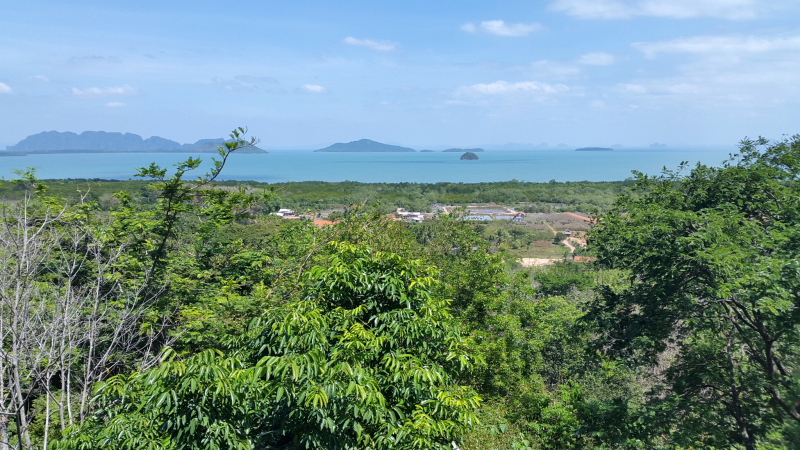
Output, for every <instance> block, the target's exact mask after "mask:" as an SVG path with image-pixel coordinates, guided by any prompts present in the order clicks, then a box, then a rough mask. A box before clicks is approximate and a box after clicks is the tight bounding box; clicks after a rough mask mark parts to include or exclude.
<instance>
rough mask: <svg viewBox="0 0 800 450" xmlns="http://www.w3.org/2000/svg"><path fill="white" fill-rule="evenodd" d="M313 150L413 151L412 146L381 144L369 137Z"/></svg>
mask: <svg viewBox="0 0 800 450" xmlns="http://www.w3.org/2000/svg"><path fill="white" fill-rule="evenodd" d="M314 151H315V152H380V153H385V152H415V151H416V150H414V149H413V148H408V147H400V146H399V145H389V144H382V143H380V142H375V141H372V140H369V139H361V140H359V141H353V142H348V143H346V144H345V143H341V142H339V143H336V144H333V145H331V146H329V147H325V148H321V149H319V150H314Z"/></svg>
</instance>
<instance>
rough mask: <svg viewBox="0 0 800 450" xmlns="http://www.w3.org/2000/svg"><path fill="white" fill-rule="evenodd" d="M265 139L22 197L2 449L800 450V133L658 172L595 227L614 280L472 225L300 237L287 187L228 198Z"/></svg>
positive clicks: (1, 238)
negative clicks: (287, 210)
mask: <svg viewBox="0 0 800 450" xmlns="http://www.w3.org/2000/svg"><path fill="white" fill-rule="evenodd" d="M255 143H256V142H255V141H254V140H247V139H245V137H244V136H243V133H242V132H241V131H239V130H237V131H236V132H234V134H233V136H232V140H231V141H230V142H228V143H226V144H225V146H224V147H223V148H221V149H220V158H219V159H218V161H217V163H216V164H214V166H213V168H212V170H211V171H210V172H209V173H208V174H206V175H203V176H201V177H196V176H193V175H192V173H193V171H194V170H196V169H197V167H198V166H199V161H198V160H194V159H190V160H188V161H186V162H185V163H183V164H181V165H179V166H178V167H176V168H175V169H174V170H172V171H168V170H167V169H164V168H161V167H158V166H157V165H151V166H150V167H146V168H142V169H139V172H138V176H139V177H140V178H142V179H146V180H149V181H148V183H146V184H142V185H141V186H138V187H137V188H136V189H134V190H128V191H125V190H120V191H119V192H117V193H115V194H113V199H114V201H108V202H106V203H105V204H102V205H101V199H99V198H93V197H91V196H90V195H89V194H86V193H85V192H84V193H83V195H82V196H79V197H77V199H76V198H75V197H72V196H71V194H70V196H65V195H60V194H58V193H55V192H54V191H55V189H54V188H53V187H52V186H53V184H54V183H46V182H42V181H40V180H37V179H36V178H35V176H34V175H35V174H34V173H33V172H31V171H22V172H20V173H19V178H18V179H17V180H14V181H12V182H9V183H8V184H7V186H6V189H8V190H10V191H13V192H14V193H16V194H17V196H16V197H13V198H11V197H9V199H8V200H6V201H5V202H4V203H2V206H1V207H0V213H1V215H0V223H1V224H2V226H0V260H1V261H0V270H2V271H3V273H2V276H0V302H1V304H0V336H2V339H3V355H2V358H0V382H1V383H2V385H1V386H0V388H2V392H3V396H2V397H1V398H0V400H2V402H0V449H7V448H19V449H48V448H53V449H64V450H67V449H69V450H72V449H76V450H77V449H85V450H89V449H142V448H150V449H337V448H338V449H453V448H460V449H464V450H467V449H471V450H472V449H474V450H477V449H589V448H607V449H638V448H642V449H644V448H647V449H651V448H664V449H667V448H683V449H690V448H743V449H778V448H796V442H798V441H800V439H798V438H799V437H800V406H798V405H800V378H798V375H797V370H798V365H799V364H800V313H798V306H800V267H798V261H800V258H798V257H799V256H800V255H799V254H798V253H800V229H799V228H798V226H797V224H798V223H800V185H798V183H800V180H798V174H800V136H799V137H793V138H791V139H788V140H786V141H782V142H777V143H774V144H772V145H770V144H769V143H767V142H766V141H763V140H759V141H744V142H743V143H742V147H741V150H740V154H739V155H738V156H736V157H735V159H732V160H731V161H729V162H727V163H726V164H723V165H722V166H720V167H717V168H712V167H707V166H703V165H698V166H696V167H693V168H689V167H686V168H684V170H682V171H679V172H667V173H664V174H662V175H660V176H656V177H650V176H645V175H641V174H639V175H637V178H636V180H635V182H634V183H630V184H632V185H633V186H631V187H630V189H628V188H625V191H624V192H623V193H622V195H620V196H618V197H617V198H616V200H615V201H614V202H613V203H611V204H609V205H608V206H607V207H604V208H603V212H602V213H601V214H600V217H598V220H597V222H596V224H595V225H594V226H593V227H592V229H591V231H590V232H589V234H588V244H589V250H590V251H591V252H592V253H593V254H594V255H595V256H596V257H597V261H596V262H594V263H591V264H578V263H572V262H566V261H565V262H562V263H557V264H555V265H553V266H551V267H543V268H534V269H523V268H520V267H518V266H515V265H513V264H511V263H510V261H509V255H507V254H505V253H504V252H503V251H502V249H500V248H499V247H498V245H497V243H496V242H494V243H493V242H491V241H490V240H489V239H487V238H486V236H485V234H484V233H483V231H485V230H484V229H481V228H480V227H482V226H485V225H481V224H474V223H470V222H468V221H461V220H457V217H454V216H441V217H439V218H437V219H435V220H432V221H429V222H425V223H423V224H413V225H412V224H406V223H404V222H401V221H395V220H392V219H391V218H388V217H387V216H386V214H385V213H384V211H383V210H382V209H381V208H380V207H373V206H370V205H369V204H367V205H366V206H365V202H362V201H359V202H354V203H355V204H356V206H352V207H349V208H348V209H347V210H346V211H345V213H344V214H343V215H342V221H341V222H339V223H335V224H332V225H329V226H324V227H318V226H315V225H314V224H313V222H312V221H308V220H282V219H281V218H279V217H277V216H274V215H271V214H270V212H271V211H272V210H273V208H274V205H275V202H276V201H278V200H277V199H278V197H280V200H279V203H280V205H284V203H283V201H284V199H285V198H288V197H290V195H288V194H287V192H286V191H284V192H280V191H279V190H277V189H276V190H266V189H265V190H257V189H249V188H247V187H245V186H241V188H237V187H234V188H231V186H220V183H218V182H217V179H218V178H219V176H220V173H221V172H222V171H223V170H224V165H225V161H226V159H227V157H228V155H229V154H230V153H231V152H234V151H237V150H239V149H240V148H246V147H247V146H250V145H254V144H255ZM223 184H228V183H223ZM516 184H517V183H516V182H510V183H508V186H509V189H510V190H513V189H512V188H513V187H514V186H515V185H516ZM519 184H520V185H524V183H519ZM576 184H578V185H580V184H579V183H576ZM609 185H613V186H616V188H615V189H623V186H622V185H621V184H616V185H614V184H609ZM308 186H313V184H309V185H308ZM420 186H421V185H409V187H412V188H414V189H417V188H419V187H420ZM430 186H435V185H430ZM361 187H362V186H359V189H360V188H361ZM394 189H396V190H397V191H398V192H399V191H401V189H400V187H396V188H394ZM447 189H451V188H446V187H445V186H444V185H443V186H442V192H445V191H446V190H447ZM452 189H455V188H452ZM473 189H474V188H473ZM320 190H321V189H320ZM297 195H300V194H297ZM459 195H460V194H459ZM464 195H467V194H466V193H465V194H464ZM141 198H147V199H149V200H148V201H141ZM311 200H312V201H316V200H318V199H313V198H312V199H311ZM464 201H466V200H464ZM470 201H471V202H479V201H480V200H479V199H470ZM358 205H361V206H358ZM793 446H795V447H793Z"/></svg>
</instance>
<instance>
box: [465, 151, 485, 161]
mask: <svg viewBox="0 0 800 450" xmlns="http://www.w3.org/2000/svg"><path fill="white" fill-rule="evenodd" d="M476 159H480V158H478V155H476V154H475V153H473V152H466V153H464V154H463V155H461V160H462V161H473V160H476Z"/></svg>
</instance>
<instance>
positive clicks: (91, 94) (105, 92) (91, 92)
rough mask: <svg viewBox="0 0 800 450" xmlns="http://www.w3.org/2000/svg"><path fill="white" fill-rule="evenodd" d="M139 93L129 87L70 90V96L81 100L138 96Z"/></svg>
mask: <svg viewBox="0 0 800 450" xmlns="http://www.w3.org/2000/svg"><path fill="white" fill-rule="evenodd" d="M138 94H139V91H138V90H137V89H136V88H134V87H131V86H129V85H127V84H126V85H123V86H117V87H107V88H99V87H90V88H86V89H78V88H72V95H74V96H76V97H81V98H97V97H110V96H115V95H138Z"/></svg>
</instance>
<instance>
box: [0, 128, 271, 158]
mask: <svg viewBox="0 0 800 450" xmlns="http://www.w3.org/2000/svg"><path fill="white" fill-rule="evenodd" d="M225 142H227V141H226V140H225V139H222V138H218V139H200V140H199V141H197V142H195V143H193V144H181V143H179V142H176V141H172V140H169V139H164V138H162V137H160V136H151V137H149V138H147V139H142V137H141V136H139V135H138V134H133V133H118V132H106V131H84V132H83V133H81V134H77V133H72V132H69V131H66V132H63V133H62V132H58V131H44V132H41V133H38V134H33V135H30V136H28V137H26V138H25V139H23V140H21V141H19V142H18V143H17V144H16V145H9V146H7V147H6V150H7V153H5V155H6V156H11V155H12V154H14V155H19V154H30V153H137V152H141V153H217V147H220V146H222V145H224V144H225ZM236 153H267V152H266V151H265V150H263V149H260V148H258V147H246V148H243V149H240V150H237V151H236Z"/></svg>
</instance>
